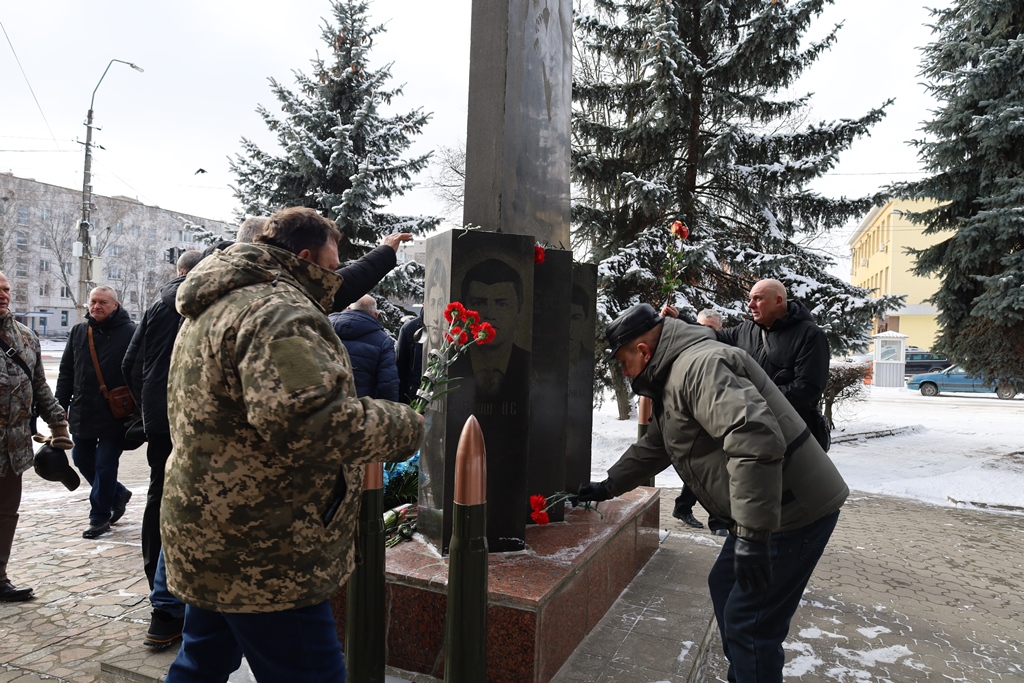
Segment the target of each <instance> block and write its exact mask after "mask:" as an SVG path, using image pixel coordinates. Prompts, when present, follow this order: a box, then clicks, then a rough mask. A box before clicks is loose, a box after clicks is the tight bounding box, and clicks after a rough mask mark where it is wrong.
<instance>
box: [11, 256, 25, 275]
mask: <svg viewBox="0 0 1024 683" xmlns="http://www.w3.org/2000/svg"><path fill="white" fill-rule="evenodd" d="M14 274H15V275H16V276H17V277H28V261H26V260H25V259H24V258H23V257H21V256H19V257H18V261H17V262H16V263H15V265H14Z"/></svg>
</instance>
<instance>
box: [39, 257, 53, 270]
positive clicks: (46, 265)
mask: <svg viewBox="0 0 1024 683" xmlns="http://www.w3.org/2000/svg"><path fill="white" fill-rule="evenodd" d="M39 272H40V273H49V272H50V262H49V261H45V260H42V261H40V262H39Z"/></svg>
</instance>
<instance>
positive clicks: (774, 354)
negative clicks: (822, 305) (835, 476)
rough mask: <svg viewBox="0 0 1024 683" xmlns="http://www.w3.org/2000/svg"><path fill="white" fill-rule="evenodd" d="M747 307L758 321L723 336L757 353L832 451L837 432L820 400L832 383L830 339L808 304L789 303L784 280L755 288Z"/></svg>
mask: <svg viewBox="0 0 1024 683" xmlns="http://www.w3.org/2000/svg"><path fill="white" fill-rule="evenodd" d="M747 307H748V308H750V312H751V313H752V314H753V320H748V321H746V322H744V323H741V324H739V325H737V326H735V327H727V328H725V329H723V330H719V331H718V332H717V333H716V334H717V335H718V340H719V341H723V342H725V343H726V344H731V345H733V346H738V347H740V348H741V349H743V350H744V351H746V352H747V353H749V354H750V355H751V356H753V357H754V360H756V361H757V364H758V365H760V366H761V369H763V370H764V371H765V372H766V373H768V376H769V377H770V378H771V379H772V381H773V382H775V384H776V385H777V386H778V387H779V390H780V391H781V392H782V394H783V396H785V397H786V398H787V399H789V402H790V403H792V404H793V407H794V408H796V412H797V413H799V414H800V417H801V418H803V420H804V422H805V423H807V427H808V429H810V430H811V434H813V435H814V438H815V439H816V440H817V441H818V443H819V444H820V445H821V447H822V448H823V449H825V450H826V451H827V450H828V449H829V446H830V445H831V435H830V434H829V429H828V425H827V424H826V423H825V418H824V417H823V416H822V414H821V412H820V411H819V410H818V403H820V402H821V394H822V392H823V391H824V390H825V383H826V382H827V381H828V363H829V357H830V356H831V354H830V352H829V348H828V338H827V337H825V333H824V332H823V331H822V330H821V328H820V327H818V326H817V325H816V324H815V323H814V318H813V317H811V312H810V311H809V310H807V307H806V306H805V305H804V304H802V303H801V302H799V301H787V298H786V287H785V285H783V284H782V283H781V282H779V281H778V280H760V281H759V282H757V283H756V284H755V285H754V286H753V287H751V289H750V303H748V304H747Z"/></svg>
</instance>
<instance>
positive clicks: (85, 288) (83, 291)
mask: <svg viewBox="0 0 1024 683" xmlns="http://www.w3.org/2000/svg"><path fill="white" fill-rule="evenodd" d="M114 62H118V63H119V64H127V65H128V66H130V67H131V68H133V69H135V70H136V71H138V72H139V73H142V71H143V69H142V67H141V66H139V65H137V64H132V63H131V62H126V61H124V60H123V59H111V60H110V62H109V63H108V64H107V68H106V69H104V70H103V75H102V76H100V80H99V81H98V82H97V83H96V87H95V88H93V89H92V98H91V99H90V100H89V114H88V116H87V117H86V119H85V174H84V176H85V177H84V178H83V180H82V222H81V223H79V224H78V241H79V242H80V243H81V245H82V253H81V255H80V257H79V259H78V311H77V320H78V322H82V320H83V319H84V318H85V307H86V306H87V305H88V298H89V283H90V281H91V280H92V253H91V249H90V248H89V228H90V225H89V218H90V212H91V208H92V105H93V103H94V102H95V101H96V91H97V90H99V89H100V83H102V82H103V79H104V78H105V77H106V75H107V72H108V71H110V67H111V65H113V64H114Z"/></svg>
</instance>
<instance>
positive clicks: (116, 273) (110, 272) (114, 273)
mask: <svg viewBox="0 0 1024 683" xmlns="http://www.w3.org/2000/svg"><path fill="white" fill-rule="evenodd" d="M107 277H108V278H110V279H111V280H120V279H121V269H120V268H107Z"/></svg>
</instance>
